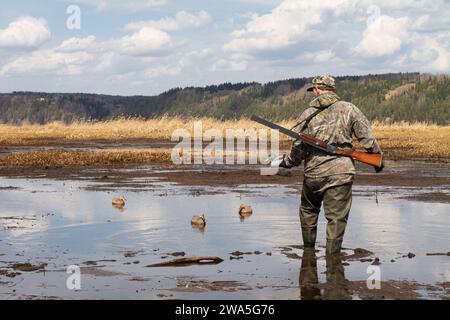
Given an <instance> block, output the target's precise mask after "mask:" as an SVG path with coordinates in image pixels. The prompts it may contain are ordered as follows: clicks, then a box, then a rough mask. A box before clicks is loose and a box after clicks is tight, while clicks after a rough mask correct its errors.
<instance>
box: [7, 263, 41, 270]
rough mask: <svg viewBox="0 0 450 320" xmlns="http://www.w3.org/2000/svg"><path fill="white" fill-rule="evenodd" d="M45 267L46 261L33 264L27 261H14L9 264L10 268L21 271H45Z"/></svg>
mask: <svg viewBox="0 0 450 320" xmlns="http://www.w3.org/2000/svg"><path fill="white" fill-rule="evenodd" d="M45 267H47V263H41V264H36V265H33V264H31V263H29V262H26V263H14V264H12V265H11V266H10V268H12V269H14V270H19V271H22V272H34V271H45Z"/></svg>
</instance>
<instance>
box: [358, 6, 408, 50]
mask: <svg viewBox="0 0 450 320" xmlns="http://www.w3.org/2000/svg"><path fill="white" fill-rule="evenodd" d="M409 24H410V20H409V18H408V17H402V18H392V17H389V16H384V15H382V16H379V17H378V18H376V19H375V20H374V21H372V23H370V24H369V25H368V26H367V29H366V30H365V31H364V33H363V38H362V40H361V42H360V43H359V44H358V45H357V46H356V48H355V49H356V51H357V52H359V53H362V54H363V55H366V56H369V57H380V56H386V55H391V54H393V53H395V52H396V51H399V50H400V48H401V46H402V42H403V41H404V40H406V39H407V38H408V26H409Z"/></svg>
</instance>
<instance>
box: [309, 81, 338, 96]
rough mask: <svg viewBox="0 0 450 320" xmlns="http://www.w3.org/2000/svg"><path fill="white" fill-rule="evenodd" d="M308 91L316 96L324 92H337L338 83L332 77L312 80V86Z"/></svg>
mask: <svg viewBox="0 0 450 320" xmlns="http://www.w3.org/2000/svg"><path fill="white" fill-rule="evenodd" d="M307 91H312V92H314V94H315V95H316V96H318V95H320V94H322V93H323V92H324V91H333V92H334V91H336V81H335V80H334V78H333V77H331V76H319V77H315V78H314V79H313V80H312V83H311V86H310V87H309V88H308V89H307Z"/></svg>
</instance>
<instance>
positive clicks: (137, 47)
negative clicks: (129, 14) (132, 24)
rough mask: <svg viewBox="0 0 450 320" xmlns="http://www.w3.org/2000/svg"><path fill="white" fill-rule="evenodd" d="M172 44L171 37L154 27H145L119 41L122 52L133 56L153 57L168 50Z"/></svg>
mask: <svg viewBox="0 0 450 320" xmlns="http://www.w3.org/2000/svg"><path fill="white" fill-rule="evenodd" d="M170 44H171V38H170V36H169V35H168V34H167V33H166V32H164V31H161V30H159V29H156V28H153V27H143V28H142V29H140V30H139V31H137V32H135V33H133V34H132V35H129V36H125V37H123V38H121V39H120V40H118V46H119V50H120V52H121V53H124V54H128V55H132V56H145V55H151V54H154V53H155V52H157V51H160V50H162V49H165V48H167V46H169V45H170Z"/></svg>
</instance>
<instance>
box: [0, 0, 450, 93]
mask: <svg viewBox="0 0 450 320" xmlns="http://www.w3.org/2000/svg"><path fill="white" fill-rule="evenodd" d="M406 71H421V72H432V73H447V74H448V73H450V1H449V0H321V1H310V0H308V1H306V0H227V1H211V0H208V1H206V0H182V1H181V0H179V1H175V0H134V1H132V0H131V1H122V0H70V1H69V0H40V1H31V0H29V1H25V0H15V1H8V2H7V3H5V1H2V3H1V9H0V92H11V91H19V90H29V91H47V92H93V93H105V94H120V95H134V94H144V95H151V94H158V93H161V92H163V91H165V90H167V89H170V88H173V87H185V86H205V85H209V84H219V83H223V82H242V81H258V82H262V83H264V82H268V81H273V80H279V79H285V78H292V77H303V76H313V75H316V74H332V75H349V74H351V75H359V74H368V73H385V72H406Z"/></svg>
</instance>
